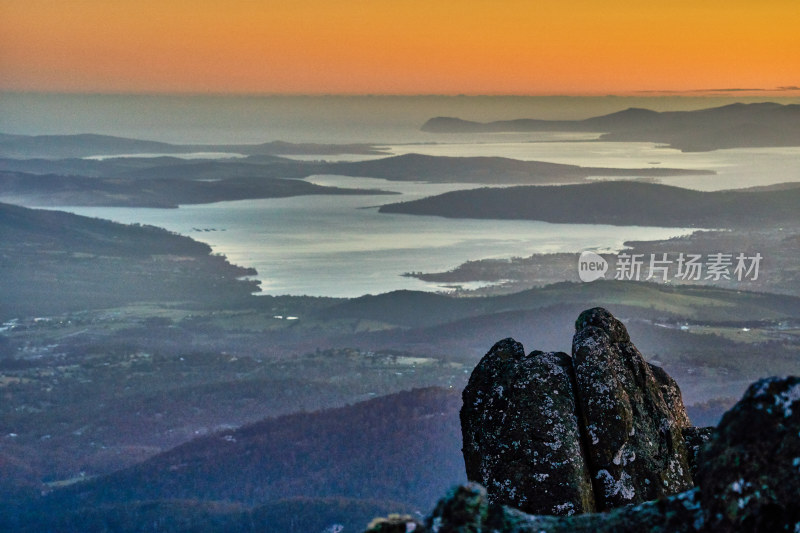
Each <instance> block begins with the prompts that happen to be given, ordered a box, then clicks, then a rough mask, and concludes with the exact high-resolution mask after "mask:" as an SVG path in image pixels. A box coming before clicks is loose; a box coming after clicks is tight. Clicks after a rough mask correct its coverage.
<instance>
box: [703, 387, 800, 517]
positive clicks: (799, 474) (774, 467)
mask: <svg viewBox="0 0 800 533" xmlns="http://www.w3.org/2000/svg"><path fill="white" fill-rule="evenodd" d="M697 484H698V485H699V487H700V498H701V500H702V502H703V508H704V510H705V520H706V529H707V530H708V531H714V532H723V533H725V532H731V533H733V532H740V531H745V532H746V531H794V532H796V531H800V504H799V503H800V377H787V378H769V379H764V380H761V381H758V382H756V383H754V384H752V385H750V387H749V388H748V389H747V392H745V394H744V397H743V398H742V399H741V400H740V401H739V403H737V404H736V405H734V406H733V408H732V409H731V410H730V411H728V412H727V413H725V415H724V416H723V417H722V420H720V423H719V426H718V427H717V428H716V430H715V431H714V434H713V436H712V437H711V440H710V441H709V442H708V444H707V445H706V446H705V447H704V448H703V449H702V450H701V452H700V457H699V460H698V469H697Z"/></svg>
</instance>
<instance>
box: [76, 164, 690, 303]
mask: <svg viewBox="0 0 800 533" xmlns="http://www.w3.org/2000/svg"><path fill="white" fill-rule="evenodd" d="M311 181H313V182H315V183H319V184H322V185H337V186H342V187H363V188H381V189H384V190H392V191H397V192H400V193H402V195H401V196H385V195H375V196H372V195H368V196H325V195H321V196H302V197H296V198H278V199H266V200H244V201H236V202H219V203H215V204H207V205H194V206H183V207H181V208H179V209H132V208H69V210H70V211H72V212H75V213H79V214H83V215H88V216H96V217H102V218H108V219H111V220H116V221H119V222H126V223H131V222H139V223H143V224H153V225H156V226H161V227H164V228H167V229H169V230H172V231H175V232H177V233H181V234H184V235H189V236H191V237H193V238H195V239H197V240H201V241H204V242H207V243H209V244H210V245H211V246H212V247H213V248H214V251H216V252H220V253H224V254H225V255H227V256H228V258H229V259H230V260H231V261H232V262H233V263H236V264H239V265H243V266H249V267H254V268H256V270H258V273H259V275H258V278H259V279H260V280H261V281H262V288H263V291H264V292H265V293H267V294H308V295H315V296H348V297H352V296H360V295H363V294H367V293H372V294H377V293H382V292H386V291H390V290H396V289H418V290H440V289H442V287H439V286H437V285H434V284H429V283H426V282H422V281H419V280H416V279H413V278H408V277H404V276H402V274H403V273H405V272H411V271H425V272H431V271H440V270H447V269H450V268H454V267H456V266H458V265H459V264H461V263H463V262H465V261H468V260H474V259H483V258H500V257H514V256H528V255H531V254H533V253H536V252H539V253H550V252H565V251H580V250H584V249H603V250H606V249H619V248H621V247H622V245H623V242H624V241H626V240H642V239H662V238H668V237H671V236H675V235H683V234H688V233H690V231H691V230H688V229H674V228H647V227H618V226H595V225H585V224H574V225H573V224H548V223H545V222H530V221H513V220H467V219H463V220H461V219H446V218H440V217H427V216H425V217H421V216H410V215H392V214H381V213H378V211H377V208H376V206H378V205H381V204H383V203H389V202H396V201H401V200H411V199H415V198H420V197H423V196H429V195H432V194H439V193H443V192H447V191H450V190H456V189H464V188H470V187H475V185H464V184H455V185H454V184H444V185H443V184H425V183H400V182H386V181H384V180H374V179H370V178H343V177H340V176H315V177H314V178H313V179H312V180H311Z"/></svg>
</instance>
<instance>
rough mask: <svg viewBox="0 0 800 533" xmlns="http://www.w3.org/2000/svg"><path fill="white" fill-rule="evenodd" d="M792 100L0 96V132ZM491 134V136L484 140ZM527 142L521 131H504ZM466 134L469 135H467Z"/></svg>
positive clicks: (228, 137)
mask: <svg viewBox="0 0 800 533" xmlns="http://www.w3.org/2000/svg"><path fill="white" fill-rule="evenodd" d="M765 100H770V101H779V102H781V103H789V102H791V103H800V98H798V97H794V98H783V99H776V98H771V97H753V96H746V97H736V96H735V95H734V96H724V97H723V96H702V97H698V96H694V97H688V96H684V97H674V96H643V97H630V96H625V97H620V96H599V97H582V96H216V95H194V96H178V95H175V96H169V95H102V94H89V95H83V94H31V93H0V132H2V133H19V134H27V135H41V134H69V133H101V134H107V135H119V136H123V137H133V138H139V139H151V140H157V141H165V142H174V143H260V142H268V141H275V140H282V141H292V142H319V143H345V142H374V143H388V144H396V143H414V142H440V141H442V140H443V139H444V140H453V139H456V138H458V136H442V135H435V134H429V133H423V132H420V131H419V127H420V126H421V125H422V124H423V123H424V122H425V121H426V120H428V119H429V118H432V117H436V116H453V117H459V118H463V119H467V120H477V121H492V120H507V119H516V118H541V119H583V118H589V117H592V116H597V115H603V114H607V113H613V112H615V111H621V110H623V109H627V108H629V107H644V108H648V109H653V110H656V111H667V110H690V109H701V108H705V107H714V106H718V105H724V104H729V103H734V102H759V101H765ZM487 138H488V139H490V138H491V137H487ZM508 138H509V139H514V138H517V139H527V138H529V136H525V135H523V136H508ZM469 139H470V140H476V138H475V137H474V136H470V137H469Z"/></svg>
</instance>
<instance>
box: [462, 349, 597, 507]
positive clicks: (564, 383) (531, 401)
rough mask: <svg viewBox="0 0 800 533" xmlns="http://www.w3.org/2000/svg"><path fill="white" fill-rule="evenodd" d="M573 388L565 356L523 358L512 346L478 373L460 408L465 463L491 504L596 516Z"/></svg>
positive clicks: (494, 352) (495, 352)
mask: <svg viewBox="0 0 800 533" xmlns="http://www.w3.org/2000/svg"><path fill="white" fill-rule="evenodd" d="M573 383H574V376H573V373H572V364H571V361H570V358H569V356H568V355H567V354H564V353H553V352H550V353H544V352H538V351H536V352H532V353H530V354H529V355H525V351H524V349H523V347H522V345H521V344H520V343H518V342H516V341H515V340H514V339H504V340H502V341H500V342H498V343H497V344H495V345H494V346H493V347H492V349H491V350H489V353H487V354H486V356H484V357H483V359H482V360H481V361H480V363H478V365H477V367H475V370H474V371H473V372H472V376H471V377H470V380H469V383H468V385H467V387H466V388H465V389H464V392H463V401H464V404H463V407H462V408H461V428H462V433H463V442H464V445H463V453H464V463H465V466H466V471H467V479H469V480H470V481H475V482H477V483H480V484H482V485H483V486H485V487H486V488H487V490H488V499H489V501H490V502H491V503H493V504H503V505H509V506H511V507H515V508H517V509H520V510H522V511H524V512H527V513H534V514H551V515H571V514H575V513H586V512H590V511H593V510H594V497H593V491H592V485H591V479H590V475H589V470H588V468H587V465H586V463H585V461H584V456H585V455H584V450H583V448H582V443H581V432H580V429H579V427H578V417H577V415H576V400H575V397H574V393H573V391H574V387H573Z"/></svg>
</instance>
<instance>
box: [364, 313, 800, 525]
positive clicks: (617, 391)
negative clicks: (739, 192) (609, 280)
mask: <svg viewBox="0 0 800 533" xmlns="http://www.w3.org/2000/svg"><path fill="white" fill-rule="evenodd" d="M573 372H574V374H573ZM463 400H464V405H463V407H462V411H461V418H462V430H463V432H464V459H465V464H466V467H467V474H468V478H469V479H470V480H471V481H473V482H472V483H469V484H467V485H465V486H461V487H456V488H454V489H453V490H451V491H450V492H449V493H448V494H447V496H445V497H444V498H443V499H442V500H441V501H440V502H439V504H438V505H437V506H436V508H435V509H434V511H433V512H432V513H431V515H430V516H429V517H428V518H427V519H426V521H425V523H424V524H422V523H420V522H416V521H415V522H413V524H412V523H411V522H406V525H408V526H409V527H412V528H413V529H407V530H408V531H415V532H417V533H456V532H459V533H460V532H464V533H466V532H474V533H478V532H493V533H534V532H537V533H566V532H586V533H588V532H600V533H602V532H608V533H611V532H617V533H619V532H631V533H633V532H637V533H638V532H642V531H649V532H664V533H666V532H687V533H688V532H700V533H712V532H713V533H716V532H723V533H733V532H740V531H741V532H764V533H767V532H772V531H789V532H797V531H800V506H798V505H797V501H798V498H799V497H800V378H798V377H787V378H768V379H764V380H761V381H758V382H756V383H754V384H753V385H751V386H750V388H749V389H748V391H747V392H746V393H745V395H744V397H743V398H742V399H741V400H740V401H739V402H738V403H737V404H736V405H735V406H734V407H733V408H732V409H731V410H730V411H728V412H727V413H726V414H725V415H724V416H723V418H722V420H721V422H720V424H719V426H718V427H717V428H694V427H691V426H690V425H689V419H688V417H687V416H686V412H685V409H684V408H683V402H682V400H681V397H680V390H679V389H678V387H677V385H676V384H675V382H674V380H672V378H670V377H669V376H668V375H667V374H666V372H664V371H663V370H661V369H660V368H658V367H654V366H652V365H649V364H647V363H646V362H645V361H644V360H643V358H642V356H641V354H640V353H639V352H638V350H636V348H635V347H634V346H633V344H631V342H630V338H629V337H628V333H627V331H626V330H625V327H624V326H623V325H622V323H621V322H619V321H618V320H617V319H615V318H614V317H613V316H611V314H610V313H608V312H607V311H605V310H604V309H600V308H596V309H590V310H588V311H585V312H584V313H582V314H581V316H580V317H579V319H578V321H577V323H576V334H575V338H574V342H573V357H572V358H570V357H569V356H567V355H566V354H562V353H543V352H532V353H530V354H529V355H525V352H524V349H523V347H522V345H521V344H519V343H518V342H516V341H514V340H513V339H505V340H503V341H500V342H499V343H497V344H496V345H495V346H494V347H493V348H492V349H491V350H490V351H489V353H487V354H486V356H485V357H484V358H483V359H482V360H481V362H480V363H479V364H478V366H477V367H476V368H475V371H474V372H473V375H472V376H471V378H470V381H469V384H468V385H467V388H466V389H465V390H464V394H463ZM566 439H571V440H572V442H571V444H570V445H567V446H565V440H566ZM556 443H558V445H556ZM565 450H569V453H574V454H580V455H581V457H580V458H575V457H570V458H569V459H571V460H567V459H568V457H567V456H568V455H569V454H567V453H564V452H565ZM541 454H544V455H541ZM587 472H588V474H587ZM545 474H547V475H545ZM587 475H588V477H589V478H591V480H592V481H593V483H588V482H587ZM692 478H694V481H695V483H694V484H695V485H696V486H695V487H694V488H692V485H693V483H692ZM475 481H477V483H475ZM653 485H657V486H653ZM629 500H630V502H631V503H626V502H627V501H629ZM556 501H562V502H566V501H570V502H572V503H573V505H575V508H574V510H573V512H564V507H563V506H562V504H555V505H554V502H556ZM592 501H595V502H596V504H597V507H598V508H599V509H601V510H604V511H605V512H578V510H579V509H591V502H592ZM523 506H524V507H525V508H527V509H543V510H541V511H536V512H535V513H526V512H524V510H523V509H522V508H523ZM558 515H563V516H558ZM387 525H388V524H387ZM396 525H397V527H398V528H399V527H400V524H399V523H397V524H396ZM368 531H370V532H372V533H378V532H381V533H383V532H388V531H395V530H394V529H392V530H390V529H369V530H368ZM397 531H400V529H397Z"/></svg>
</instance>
